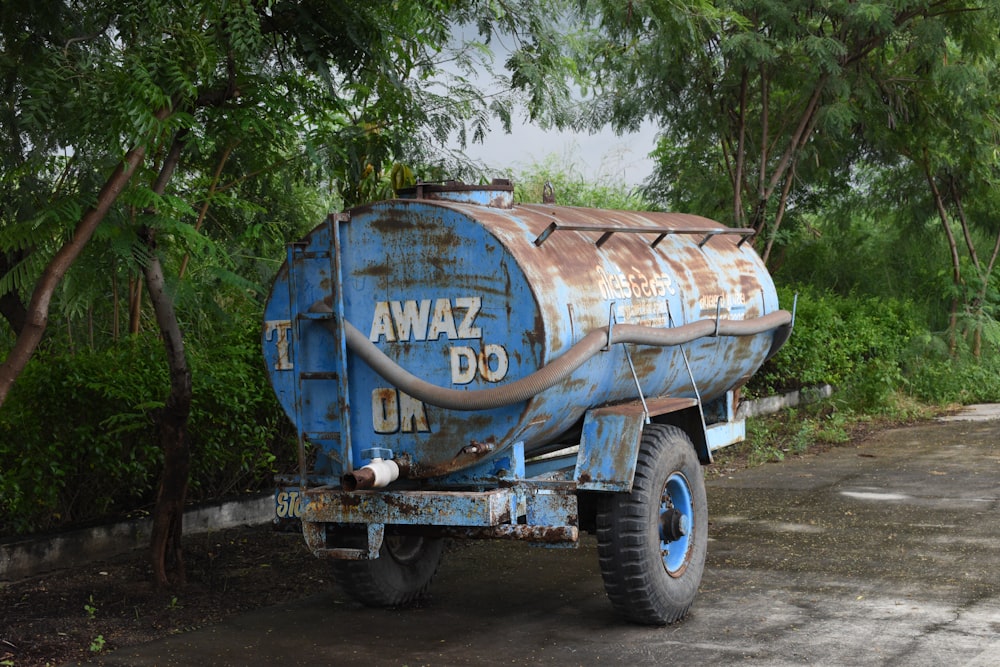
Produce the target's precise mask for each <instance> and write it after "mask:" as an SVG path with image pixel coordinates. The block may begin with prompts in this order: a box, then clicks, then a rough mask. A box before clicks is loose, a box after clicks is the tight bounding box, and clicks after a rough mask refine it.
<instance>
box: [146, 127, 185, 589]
mask: <svg viewBox="0 0 1000 667" xmlns="http://www.w3.org/2000/svg"><path fill="white" fill-rule="evenodd" d="M185 134H186V132H180V133H178V134H177V136H175V137H174V141H173V144H172V145H171V147H170V152H169V153H168V154H167V157H166V158H165V159H164V161H163V166H162V167H161V168H160V173H159V175H158V176H157V178H156V182H155V183H154V184H153V187H152V190H153V192H155V193H156V194H158V195H162V194H163V192H164V190H166V187H167V183H168V182H169V181H170V178H171V176H172V175H173V173H174V169H175V168H176V167H177V163H178V162H179V161H180V154H181V149H182V148H183V146H184V136H185ZM150 212H151V211H150ZM140 236H141V237H142V238H143V240H144V241H145V243H146V245H147V246H148V249H149V261H148V262H147V263H146V266H145V267H144V269H143V272H144V274H145V277H146V288H147V291H148V292H149V301H150V303H151V304H152V305H153V311H154V312H155V313H156V323H157V324H158V325H159V328H160V336H161V337H162V338H163V345H164V347H165V348H166V352H167V366H168V367H169V369H170V394H169V395H168V397H167V401H166V404H165V405H164V408H163V410H162V412H161V413H160V416H159V427H160V446H161V447H162V448H163V474H162V475H161V476H160V486H159V488H158V489H157V492H156V505H155V507H154V508H153V532H152V535H151V536H150V553H149V557H150V563H151V565H152V568H153V582H154V584H155V585H156V587H157V588H160V589H163V588H166V587H168V586H169V585H170V578H169V576H168V574H167V570H168V566H171V565H172V566H173V569H174V571H175V572H176V575H177V576H176V579H175V582H176V583H177V584H178V585H183V584H184V583H185V572H184V558H183V553H182V550H181V536H182V535H183V531H184V525H183V519H184V501H185V499H186V498H187V487H188V475H189V473H190V470H191V452H190V448H189V446H188V439H187V422H188V417H189V415H190V414H191V370H190V368H189V367H188V364H187V358H186V357H185V355H184V340H183V338H182V336H181V328H180V324H179V323H178V322H177V313H176V312H175V311H174V302H173V298H172V297H171V296H170V295H169V294H167V291H166V280H165V279H164V276H163V265H162V264H161V263H160V258H159V255H158V254H157V252H156V240H155V235H154V232H153V231H152V230H150V229H145V228H144V229H143V230H142V233H141V234H140Z"/></svg>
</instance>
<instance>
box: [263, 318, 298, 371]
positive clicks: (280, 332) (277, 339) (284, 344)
mask: <svg viewBox="0 0 1000 667" xmlns="http://www.w3.org/2000/svg"><path fill="white" fill-rule="evenodd" d="M291 331H292V321H291V320H268V321H266V322H264V340H267V341H273V342H274V344H275V346H277V348H278V359H277V360H276V361H275V362H274V370H276V371H290V370H292V368H294V366H293V365H292V360H291V357H290V356H289V354H288V345H289V342H290V341H289V334H290V333H291Z"/></svg>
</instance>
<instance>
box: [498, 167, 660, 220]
mask: <svg viewBox="0 0 1000 667" xmlns="http://www.w3.org/2000/svg"><path fill="white" fill-rule="evenodd" d="M512 180H513V181H514V197H515V199H516V200H517V201H521V202H525V203H528V202H534V203H540V202H541V201H542V196H543V191H544V190H545V188H546V186H550V187H551V188H552V193H553V195H554V196H555V199H556V202H557V203H558V204H559V205H560V206H582V207H586V208H604V209H611V210H633V211H648V210H651V208H652V204H651V203H650V202H648V201H646V200H645V199H644V198H643V196H642V193H640V192H639V191H638V190H634V189H629V188H628V187H627V186H626V185H625V184H624V183H622V182H620V181H617V180H615V179H613V178H610V177H605V178H604V179H602V180H600V181H599V182H597V183H595V182H593V181H590V180H588V179H586V178H584V176H583V175H582V174H581V173H579V172H578V171H577V170H576V169H575V168H574V166H573V164H572V163H571V162H569V161H567V160H562V161H561V160H560V158H559V157H557V156H549V157H548V158H546V160H545V161H543V162H541V163H535V164H533V165H531V166H529V167H528V168H526V169H524V170H523V171H521V172H518V173H515V174H513V175H512Z"/></svg>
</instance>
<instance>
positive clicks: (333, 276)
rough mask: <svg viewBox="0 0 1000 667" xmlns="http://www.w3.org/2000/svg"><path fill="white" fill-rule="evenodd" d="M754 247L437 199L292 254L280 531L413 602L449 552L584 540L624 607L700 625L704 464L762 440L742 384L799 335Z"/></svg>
mask: <svg viewBox="0 0 1000 667" xmlns="http://www.w3.org/2000/svg"><path fill="white" fill-rule="evenodd" d="M752 233H753V231H752V230H749V229H733V228H728V227H725V226H723V225H720V224H718V223H715V222H712V221H710V220H707V219H705V218H701V217H697V216H692V215H680V214H670V213H647V212H643V213H638V212H625V211H603V210H595V209H585V208H574V207H562V206H556V205H554V204H549V203H545V204H537V205H514V204H513V193H512V188H511V186H510V184H509V183H508V182H505V181H495V182H494V183H493V184H492V185H490V186H467V185H462V184H457V183H443V184H420V185H417V186H416V187H415V188H414V189H412V190H410V191H407V192H404V193H401V194H400V198H398V199H395V200H391V201H384V202H378V203H374V204H371V205H368V206H362V207H359V208H355V209H352V210H350V211H348V212H346V213H342V214H335V215H331V216H329V218H328V219H327V220H326V221H325V222H324V223H323V224H321V225H320V226H319V227H317V228H316V229H314V230H313V231H312V232H311V233H310V234H309V235H307V236H306V237H305V238H304V239H303V240H301V241H299V242H296V243H292V244H290V245H289V246H288V249H287V258H286V261H285V264H284V265H283V266H282V268H281V269H280V271H279V272H278V275H277V277H276V279H275V281H274V285H273V287H272V290H271V295H270V298H269V299H268V302H267V305H266V308H265V322H264V330H263V351H264V356H265V359H266V363H267V368H268V372H269V375H270V379H271V383H272V386H273V388H274V390H275V392H276V394H277V396H278V399H279V401H280V403H281V405H282V406H283V407H284V409H285V411H286V412H287V413H288V415H289V417H290V418H291V419H292V421H293V423H294V424H295V427H296V429H297V433H298V442H299V470H298V474H297V475H291V476H287V477H285V478H283V479H282V480H281V486H280V488H279V489H278V491H277V493H276V495H275V500H276V511H277V516H278V518H279V519H280V520H287V519H294V520H298V521H301V526H302V532H303V534H304V536H305V539H306V541H307V543H308V545H309V546H310V548H311V549H312V551H313V552H314V553H315V554H316V555H317V556H320V557H326V558H330V559H332V561H333V567H334V572H335V576H336V579H337V581H338V582H339V583H340V584H341V585H342V586H343V587H344V588H345V589H346V590H347V591H348V592H349V593H350V594H352V595H353V596H354V597H356V598H357V599H359V600H361V601H362V602H364V603H366V604H369V605H373V606H395V605H402V604H406V603H408V602H411V601H413V600H414V599H416V598H417V597H419V596H420V595H422V594H423V593H424V592H425V591H426V590H427V588H428V586H429V585H430V582H431V579H432V577H433V576H434V574H435V572H436V570H437V567H438V563H439V561H440V558H441V554H442V544H443V540H445V539H456V538H470V539H474V538H498V539H500V538H507V539H519V540H525V541H529V542H534V543H538V544H545V545H549V546H576V544H577V543H578V541H579V539H580V531H581V530H584V531H589V532H593V533H595V534H596V538H597V544H598V551H599V555H600V565H601V571H602V575H603V578H604V582H605V588H606V590H607V593H608V597H609V598H610V600H611V603H612V605H613V606H614V607H615V608H616V609H617V610H618V611H619V612H621V613H622V614H623V615H624V616H625V617H627V618H629V619H631V620H633V621H636V622H640V623H648V624H665V623H670V622H672V621H675V620H677V619H679V618H681V617H682V616H683V615H684V614H685V613H686V612H687V610H688V608H689V607H690V605H691V604H692V602H693V600H694V596H695V593H696V591H697V589H698V586H699V583H700V581H701V576H702V571H703V569H704V561H705V553H706V546H707V540H708V535H707V531H708V514H707V507H706V498H705V486H704V481H703V474H702V470H701V466H702V465H704V464H708V463H710V462H711V459H712V451H713V450H714V449H717V448H718V447H721V446H724V445H726V444H730V443H732V442H736V441H739V440H741V439H742V438H743V423H742V421H739V420H737V419H735V407H736V406H735V403H736V396H737V392H738V389H739V388H740V387H741V386H742V385H743V384H744V383H746V381H747V380H748V379H749V378H750V377H751V375H752V374H753V373H754V372H755V371H756V370H757V369H758V368H759V367H760V366H761V364H762V363H764V361H765V360H766V359H768V358H769V357H770V356H771V355H773V354H774V353H775V352H776V351H777V350H778V348H780V347H781V345H782V343H783V342H784V341H785V339H786V338H787V336H788V334H789V333H790V331H791V324H792V316H791V315H790V313H788V312H787V311H785V310H780V309H779V306H778V299H777V295H776V293H775V289H774V284H773V282H772V281H771V278H770V276H769V275H768V273H767V270H766V269H765V267H764V265H763V263H762V262H761V260H760V258H759V257H758V256H757V255H756V253H755V252H754V250H753V248H752V246H751V243H750V242H749V240H750V238H751V236H752Z"/></svg>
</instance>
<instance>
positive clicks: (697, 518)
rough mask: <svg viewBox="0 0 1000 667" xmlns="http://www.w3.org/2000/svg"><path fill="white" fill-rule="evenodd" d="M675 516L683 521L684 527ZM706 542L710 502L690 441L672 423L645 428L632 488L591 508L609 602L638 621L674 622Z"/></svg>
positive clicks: (692, 588)
mask: <svg viewBox="0 0 1000 667" xmlns="http://www.w3.org/2000/svg"><path fill="white" fill-rule="evenodd" d="M681 516H686V517H687V519H686V521H687V522H688V523H689V526H686V527H685V528H683V529H682V528H680V527H679V525H680V523H681V520H680V517H681ZM685 531H686V534H683V535H682V534H681V533H683V532H685ZM661 540H662V541H661ZM707 548H708V502H707V499H706V496H705V480H704V478H703V476H702V471H701V464H700V462H699V461H698V455H697V453H696V452H695V449H694V445H692V444H691V440H690V438H688V436H687V434H685V433H684V432H683V431H682V430H680V429H678V428H676V427H674V426H666V425H663V424H653V425H650V426H647V427H646V428H645V429H644V430H643V434H642V442H641V444H640V447H639V457H638V463H637V465H636V471H635V481H634V482H633V485H632V491H631V493H614V494H607V495H603V496H602V497H601V498H600V500H599V505H598V510H597V549H598V555H599V558H600V565H601V575H602V576H603V577H604V589H605V590H606V591H607V594H608V598H609V599H610V600H611V604H612V606H613V607H614V608H615V610H616V611H618V612H619V613H621V614H623V615H624V616H625V617H626V618H628V619H629V620H630V621H634V622H636V623H642V624H646V625H667V624H668V623H673V622H675V621H678V620H680V619H681V618H683V617H684V616H685V615H686V614H687V612H688V609H690V608H691V604H692V603H693V602H694V598H695V595H696V594H697V592H698V586H699V585H700V584H701V576H702V573H703V572H704V570H705V553H706V551H707Z"/></svg>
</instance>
